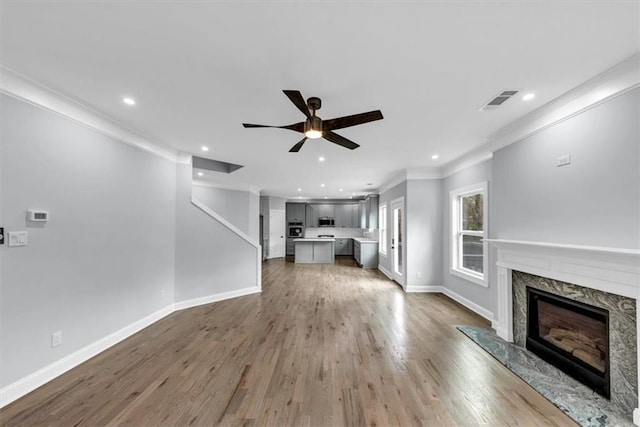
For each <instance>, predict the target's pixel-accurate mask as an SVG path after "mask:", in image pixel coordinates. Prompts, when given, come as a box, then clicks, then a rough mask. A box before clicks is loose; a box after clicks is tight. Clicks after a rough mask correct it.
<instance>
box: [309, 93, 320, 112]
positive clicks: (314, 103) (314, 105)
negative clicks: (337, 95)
mask: <svg viewBox="0 0 640 427" xmlns="http://www.w3.org/2000/svg"><path fill="white" fill-rule="evenodd" d="M307 105H308V106H309V109H311V110H312V111H315V110H319V109H320V107H321V106H322V101H320V98H317V97H315V96H312V97H310V98H308V99H307Z"/></svg>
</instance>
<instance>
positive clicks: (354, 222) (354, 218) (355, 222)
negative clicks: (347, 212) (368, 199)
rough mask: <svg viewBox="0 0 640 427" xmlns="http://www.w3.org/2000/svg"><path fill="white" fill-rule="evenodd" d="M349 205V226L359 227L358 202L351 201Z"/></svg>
mask: <svg viewBox="0 0 640 427" xmlns="http://www.w3.org/2000/svg"><path fill="white" fill-rule="evenodd" d="M350 206H351V227H354V228H360V217H359V216H358V215H359V209H358V204H357V203H353V204H352V205H350Z"/></svg>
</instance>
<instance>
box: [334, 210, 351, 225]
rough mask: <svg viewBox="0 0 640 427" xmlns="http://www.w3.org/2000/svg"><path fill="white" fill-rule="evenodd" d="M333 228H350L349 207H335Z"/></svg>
mask: <svg viewBox="0 0 640 427" xmlns="http://www.w3.org/2000/svg"><path fill="white" fill-rule="evenodd" d="M334 210H335V226H336V227H351V226H352V225H351V205H339V204H336V205H335V208H334Z"/></svg>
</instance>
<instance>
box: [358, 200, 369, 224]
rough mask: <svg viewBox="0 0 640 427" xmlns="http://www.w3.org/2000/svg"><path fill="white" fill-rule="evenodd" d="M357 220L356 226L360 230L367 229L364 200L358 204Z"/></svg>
mask: <svg viewBox="0 0 640 427" xmlns="http://www.w3.org/2000/svg"><path fill="white" fill-rule="evenodd" d="M358 219H359V221H358V226H359V227H360V228H367V208H366V203H365V201H364V200H362V201H361V202H360V203H358Z"/></svg>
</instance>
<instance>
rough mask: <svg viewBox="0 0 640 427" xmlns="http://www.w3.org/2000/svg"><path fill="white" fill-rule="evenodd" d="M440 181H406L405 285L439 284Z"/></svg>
mask: <svg viewBox="0 0 640 427" xmlns="http://www.w3.org/2000/svg"><path fill="white" fill-rule="evenodd" d="M441 194H442V192H441V182H440V180H426V179H420V180H417V179H412V180H408V181H407V197H406V200H405V204H406V218H407V221H406V222H407V233H406V248H407V287H408V288H411V287H413V286H439V285H441V283H442V267H441V266H442V215H441V211H442V196H441Z"/></svg>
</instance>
